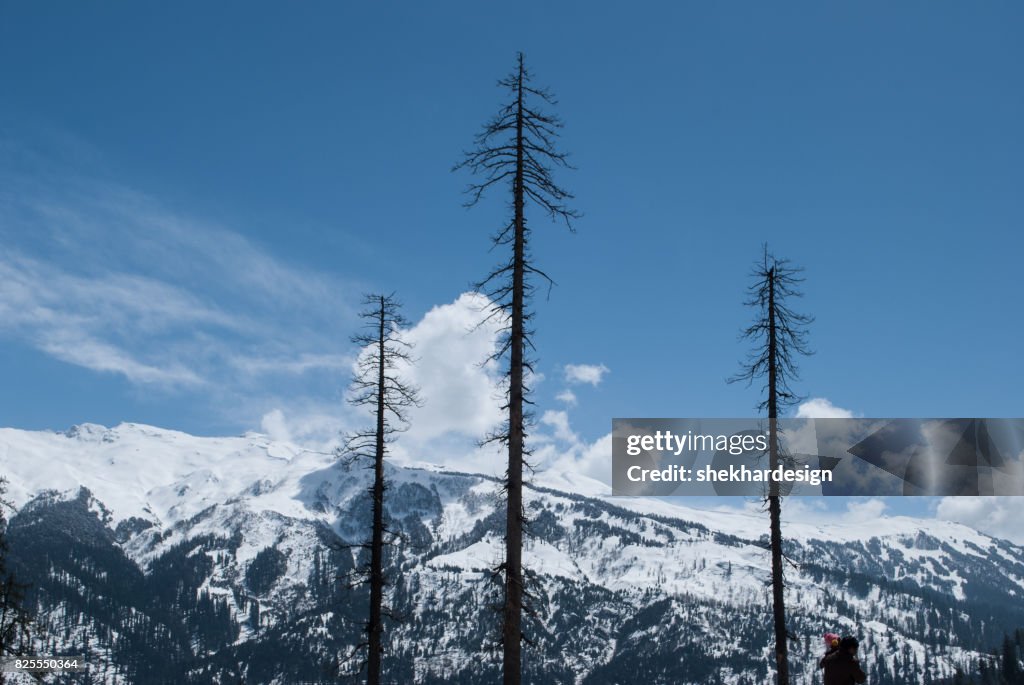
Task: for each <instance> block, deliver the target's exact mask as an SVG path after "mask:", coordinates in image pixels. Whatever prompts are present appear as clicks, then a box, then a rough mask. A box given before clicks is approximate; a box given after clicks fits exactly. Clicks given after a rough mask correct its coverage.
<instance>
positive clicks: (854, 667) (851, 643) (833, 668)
mask: <svg viewBox="0 0 1024 685" xmlns="http://www.w3.org/2000/svg"><path fill="white" fill-rule="evenodd" d="M858 647H860V643H858V642H857V638H855V637H849V636H847V637H844V638H843V639H842V640H840V641H839V649H837V650H836V651H834V652H832V653H831V654H827V655H826V656H825V657H824V658H823V659H822V660H821V667H822V668H824V669H825V685H851V683H863V682H865V681H867V679H868V677H867V676H866V675H864V671H862V670H861V668H860V662H859V661H858V660H857V648H858Z"/></svg>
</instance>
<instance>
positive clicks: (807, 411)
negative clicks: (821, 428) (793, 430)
mask: <svg viewBox="0 0 1024 685" xmlns="http://www.w3.org/2000/svg"><path fill="white" fill-rule="evenodd" d="M796 417H797V418H798V419H852V418H853V417H854V413H853V412H852V411H850V410H849V409H843V408H842V407H837V406H836V405H834V404H832V402H830V401H829V400H827V399H825V398H824V397H813V398H811V399H809V400H807V401H806V402H801V403H800V406H799V407H797V409H796Z"/></svg>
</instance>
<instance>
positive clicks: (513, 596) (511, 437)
mask: <svg viewBox="0 0 1024 685" xmlns="http://www.w3.org/2000/svg"><path fill="white" fill-rule="evenodd" d="M513 202H514V205H515V217H514V222H515V226H514V228H513V230H514V231H515V234H514V236H513V248H512V249H513V254H512V321H511V326H512V329H511V332H510V333H511V340H510V342H511V348H510V350H509V361H510V365H509V403H508V474H507V477H506V483H505V486H506V489H507V496H508V503H507V504H508V510H507V512H506V519H505V526H506V527H505V530H506V532H505V607H504V614H505V615H504V622H503V626H502V648H503V654H502V666H503V672H504V683H505V685H519V683H520V682H521V681H522V611H523V442H524V436H523V430H524V428H523V352H524V350H523V348H524V345H525V341H524V321H523V315H524V311H523V310H524V300H525V296H526V293H525V291H524V281H523V279H524V275H525V274H524V268H525V265H524V262H525V258H526V255H525V251H526V235H525V226H524V224H523V221H524V218H523V56H522V54H520V55H519V72H518V95H517V99H516V172H515V180H514V182H513Z"/></svg>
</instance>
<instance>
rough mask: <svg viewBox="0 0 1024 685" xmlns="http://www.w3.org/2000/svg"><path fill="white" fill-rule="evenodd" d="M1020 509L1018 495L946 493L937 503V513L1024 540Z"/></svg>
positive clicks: (946, 518) (977, 528)
mask: <svg viewBox="0 0 1024 685" xmlns="http://www.w3.org/2000/svg"><path fill="white" fill-rule="evenodd" d="M1020 511H1021V510H1020V500H1019V498H1017V497H943V498H942V499H940V500H939V502H938V504H937V505H936V507H935V516H936V518H940V519H943V520H946V521H954V522H956V523H962V524H964V525H966V526H970V527H971V528H974V529H975V530H980V531H981V532H982V533H987V534H989V535H992V536H995V537H999V538H1004V539H1006V540H1011V541H1013V542H1016V543H1017V544H1024V526H1021V520H1020Z"/></svg>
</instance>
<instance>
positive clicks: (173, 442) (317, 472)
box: [0, 423, 989, 551]
mask: <svg viewBox="0 0 1024 685" xmlns="http://www.w3.org/2000/svg"><path fill="white" fill-rule="evenodd" d="M334 463H336V458H335V457H334V455H332V454H330V453H324V452H316V451H311V450H307V449H304V448H303V447H301V446H299V445H295V444H292V443H286V442H275V441H272V440H270V439H269V438H268V437H266V436H265V435H261V434H258V433H247V434H246V435H243V436H239V437H226V438H210V437H196V436H192V435H188V434H186V433H182V432H179V431H173V430H167V429H162V428H155V427H152V426H146V425H142V424H135V423H124V424H121V425H119V426H117V427H115V428H109V429H108V428H105V427H103V426H99V425H95V424H82V425H79V426H75V427H73V428H71V429H69V430H68V431H65V432H60V433H58V432H46V431H23V430H18V429H12V428H2V429H0V469H2V473H4V474H6V475H7V476H8V479H9V480H10V481H11V482H10V484H9V491H8V498H9V499H11V500H12V502H13V504H14V505H15V506H16V507H20V506H21V505H23V504H24V503H26V502H27V501H29V500H30V499H32V498H33V497H34V496H35V495H37V494H38V493H40V492H42V491H44V490H56V491H60V492H64V491H72V490H74V491H77V489H78V488H79V486H85V487H87V488H88V489H89V490H91V491H92V493H93V494H94V495H95V497H96V499H98V500H99V501H100V502H102V503H103V504H104V505H105V506H106V507H107V508H108V509H109V510H110V512H111V514H112V516H113V523H114V524H116V523H117V522H118V521H121V520H124V519H127V518H130V517H138V518H142V519H146V520H149V521H151V522H153V523H154V524H156V525H157V526H158V527H160V528H165V527H168V526H172V525H173V524H175V523H177V522H179V521H182V520H186V519H189V518H191V517H193V516H195V515H196V514H198V513H199V512H201V511H203V510H204V509H206V508H207V507H209V506H211V505H213V504H218V503H224V502H226V501H228V500H231V499H232V498H237V497H246V498H248V500H249V502H250V506H251V508H253V509H254V510H260V511H269V512H277V513H279V514H282V515H284V516H288V517H292V518H299V519H303V518H305V519H311V518H323V517H322V515H321V514H320V513H319V512H318V511H317V508H316V506H315V505H314V502H313V500H312V495H313V494H315V493H316V487H314V485H315V483H314V482H313V481H314V479H317V478H319V479H320V481H321V483H320V485H322V486H323V487H330V480H331V474H330V471H329V469H330V467H331V466H332V465H333V464H334ZM437 472H441V473H444V472H445V471H444V468H443V467H437ZM429 474H430V471H422V470H418V469H392V470H391V477H392V478H393V479H394V478H396V477H397V478H398V479H399V480H401V481H410V482H415V481H421V482H427V481H429V480H430V478H429ZM534 484H536V485H538V486H542V487H543V488H545V489H547V488H550V489H552V490H556V491H562V492H567V493H571V494H575V495H582V496H585V497H594V498H598V499H603V500H605V501H607V502H609V503H610V504H613V505H615V506H618V507H621V508H624V509H628V510H631V511H634V512H636V513H639V514H645V515H655V516H664V517H669V518H675V519H682V520H688V521H699V522H701V523H702V524H704V525H705V526H707V527H708V528H710V529H712V530H715V531H718V532H722V533H726V534H730V535H736V536H739V537H744V538H750V537H756V535H754V534H753V532H752V531H759V530H762V529H763V528H764V516H763V515H758V514H757V513H754V512H747V511H741V510H736V511H722V510H709V509H695V508H692V507H688V506H685V505H683V504H680V503H679V502H678V501H666V500H659V499H655V498H643V497H638V498H633V497H611V496H610V488H609V487H608V486H607V485H605V484H604V483H601V482H600V481H597V480H594V479H591V478H587V477H586V476H582V475H579V474H568V473H551V472H544V473H541V474H538V475H537V476H536V478H535V479H534ZM478 487H479V488H481V490H480V492H481V495H483V496H486V495H487V494H489V493H490V492H493V489H492V488H490V487H489V485H488V484H487V482H486V481H485V482H484V483H481V485H480V486H478ZM321 494H325V495H326V494H327V493H321ZM330 494H331V495H332V497H331V499H335V501H337V500H338V499H340V500H344V499H347V497H348V496H350V494H351V493H340V492H334V493H330ZM451 504H452V506H450V507H446V511H445V518H446V522H447V523H448V524H449V525H450V526H451V529H452V530H451V532H457V531H458V532H461V531H464V530H468V528H469V527H471V526H472V522H473V520H474V518H475V517H474V516H473V514H471V513H469V512H466V511H461V510H460V507H461V506H462V505H461V504H458V503H456V502H451ZM922 527H926V528H927V529H928V531H929V533H931V534H935V535H939V536H941V537H943V538H944V539H949V540H952V541H956V542H958V543H959V544H960V545H961V549H962V550H964V551H968V550H969V547H968V546H967V545H966V544H965V543H972V544H974V545H977V546H981V547H986V546H987V544H988V540H989V538H988V537H987V536H985V535H983V534H981V533H979V532H977V531H975V530H973V529H971V528H968V527H966V526H963V525H960V524H956V523H951V522H946V521H939V520H934V519H926V520H922V519H915V518H909V517H899V516H894V517H890V516H882V517H880V518H879V519H875V520H868V521H860V522H852V523H829V524H822V523H803V522H799V521H791V522H787V527H786V535H787V537H789V538H791V539H796V540H812V539H831V540H837V541H855V540H859V541H865V540H869V539H870V538H873V537H878V536H884V537H889V536H895V537H899V536H908V537H913V536H916V535H917V534H918V533H919V532H920V531H921V530H922ZM956 542H955V543H954V544H956Z"/></svg>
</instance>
